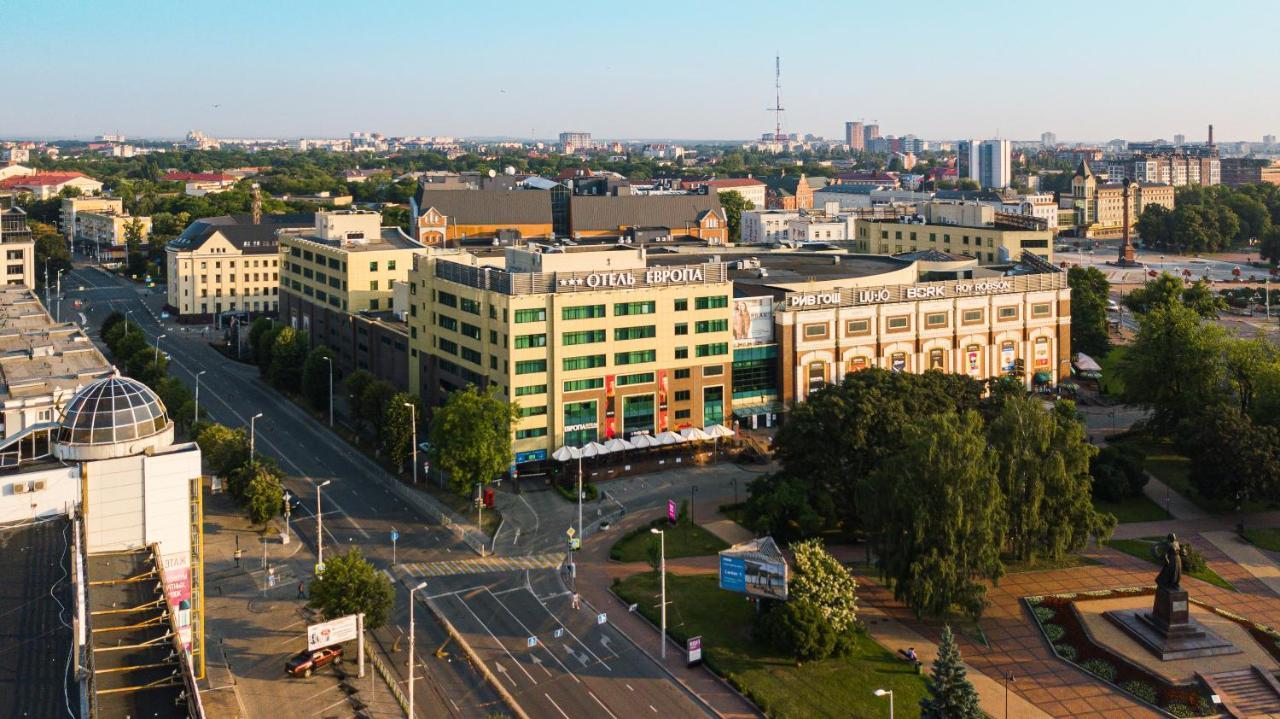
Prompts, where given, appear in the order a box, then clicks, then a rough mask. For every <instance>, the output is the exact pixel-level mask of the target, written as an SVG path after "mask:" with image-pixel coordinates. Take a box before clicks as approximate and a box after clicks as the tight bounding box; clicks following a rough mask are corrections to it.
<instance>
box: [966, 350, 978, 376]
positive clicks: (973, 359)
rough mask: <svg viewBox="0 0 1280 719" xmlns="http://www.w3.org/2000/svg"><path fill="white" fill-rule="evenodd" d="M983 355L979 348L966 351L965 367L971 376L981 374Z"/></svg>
mask: <svg viewBox="0 0 1280 719" xmlns="http://www.w3.org/2000/svg"><path fill="white" fill-rule="evenodd" d="M981 356H982V355H981V354H980V350H979V349H978V348H977V347H970V348H969V349H967V350H965V353H964V357H965V366H966V367H967V368H968V370H969V374H971V375H977V374H979V373H980V372H981V364H980V362H981Z"/></svg>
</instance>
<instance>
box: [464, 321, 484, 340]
mask: <svg viewBox="0 0 1280 719" xmlns="http://www.w3.org/2000/svg"><path fill="white" fill-rule="evenodd" d="M462 334H464V335H466V336H467V337H470V338H471V339H473V340H478V339H480V328H479V327H476V326H475V325H471V324H467V323H466V322H463V323H462Z"/></svg>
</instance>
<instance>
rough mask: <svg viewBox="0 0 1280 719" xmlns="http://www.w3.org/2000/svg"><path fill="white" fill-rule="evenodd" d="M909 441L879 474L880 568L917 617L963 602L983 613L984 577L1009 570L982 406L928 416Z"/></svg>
mask: <svg viewBox="0 0 1280 719" xmlns="http://www.w3.org/2000/svg"><path fill="white" fill-rule="evenodd" d="M905 439H906V442H905V446H904V447H903V449H902V451H900V452H898V453H896V454H895V455H893V456H892V457H891V458H889V459H888V460H887V461H886V462H885V463H884V464H883V465H882V466H881V467H880V468H879V469H878V470H876V473H875V476H874V477H873V478H872V483H873V486H874V488H875V491H874V495H873V496H874V497H875V502H876V506H875V507H874V508H873V510H872V511H871V512H870V514H871V517H872V520H873V524H872V530H873V535H872V537H873V543H874V546H875V548H876V553H877V555H878V557H879V559H878V565H879V570H880V573H881V575H882V576H884V577H885V578H887V579H889V580H891V581H892V582H893V594H894V597H895V598H897V599H898V600H899V601H901V602H903V603H904V604H906V605H907V606H908V607H910V608H911V610H912V611H914V612H915V613H916V615H917V616H923V615H926V614H928V615H935V616H936V615H941V614H944V613H946V612H947V611H949V610H950V609H951V608H952V607H959V608H960V609H961V610H963V611H965V612H967V613H968V614H969V615H971V616H973V617H975V618H976V617H978V616H980V615H981V614H982V610H983V609H984V608H985V606H986V591H987V589H986V586H985V585H984V584H983V583H982V581H981V580H984V579H988V580H997V579H999V578H1000V576H1001V575H1002V574H1003V573H1004V565H1002V564H1001V563H1000V548H1001V547H1003V546H1004V537H1005V524H1006V519H1005V517H1004V514H1003V512H1002V511H1001V509H1002V505H1003V502H1002V501H1001V495H1000V485H999V481H998V479H997V476H996V462H997V460H996V457H995V453H994V452H993V451H992V450H991V448H990V447H989V446H988V445H987V439H986V437H984V436H983V434H982V421H981V419H980V417H979V415H978V413H977V412H974V411H969V412H965V413H964V414H963V415H960V414H956V413H955V412H947V413H945V414H934V415H929V416H924V417H921V418H919V419H918V420H916V421H915V422H913V423H912V424H911V425H909V426H908V427H907V430H906V433H905Z"/></svg>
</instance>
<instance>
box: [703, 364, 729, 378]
mask: <svg viewBox="0 0 1280 719" xmlns="http://www.w3.org/2000/svg"><path fill="white" fill-rule="evenodd" d="M722 374H724V365H718V364H712V365H707V366H706V367H703V368H702V376H703V377H719V376H720V375H722Z"/></svg>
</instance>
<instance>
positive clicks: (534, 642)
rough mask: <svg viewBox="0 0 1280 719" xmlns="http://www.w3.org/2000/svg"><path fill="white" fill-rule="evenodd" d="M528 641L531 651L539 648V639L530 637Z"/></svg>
mask: <svg viewBox="0 0 1280 719" xmlns="http://www.w3.org/2000/svg"><path fill="white" fill-rule="evenodd" d="M526 641H527V642H528V644H529V648H530V649H533V648H534V647H536V646H538V638H537V637H529V638H528V639H527V640H526Z"/></svg>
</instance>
